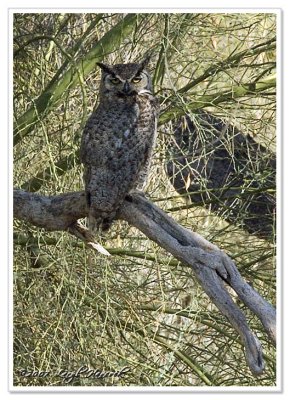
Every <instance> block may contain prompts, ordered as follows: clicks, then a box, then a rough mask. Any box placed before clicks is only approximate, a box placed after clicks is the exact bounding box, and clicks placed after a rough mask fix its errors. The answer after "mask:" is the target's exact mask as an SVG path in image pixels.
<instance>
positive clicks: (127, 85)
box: [123, 81, 131, 94]
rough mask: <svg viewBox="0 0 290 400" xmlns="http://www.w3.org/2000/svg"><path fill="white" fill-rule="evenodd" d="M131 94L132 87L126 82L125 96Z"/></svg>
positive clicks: (124, 87)
mask: <svg viewBox="0 0 290 400" xmlns="http://www.w3.org/2000/svg"><path fill="white" fill-rule="evenodd" d="M130 92H131V87H130V84H129V82H128V81H126V82H125V84H124V86H123V93H124V94H129V93H130Z"/></svg>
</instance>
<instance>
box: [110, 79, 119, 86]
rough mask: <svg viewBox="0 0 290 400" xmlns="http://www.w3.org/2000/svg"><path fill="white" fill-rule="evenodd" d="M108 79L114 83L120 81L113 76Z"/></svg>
mask: <svg viewBox="0 0 290 400" xmlns="http://www.w3.org/2000/svg"><path fill="white" fill-rule="evenodd" d="M110 81H111V82H112V83H113V84H114V85H117V84H118V83H120V79H118V78H114V77H113V78H111V79H110Z"/></svg>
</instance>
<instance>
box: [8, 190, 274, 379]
mask: <svg viewBox="0 0 290 400" xmlns="http://www.w3.org/2000/svg"><path fill="white" fill-rule="evenodd" d="M86 215H87V207H86V202H85V195H84V192H74V193H66V194H62V195H58V196H42V195H40V194H36V193H28V192H25V191H23V190H15V191H14V216H15V217H16V218H18V219H20V220H25V221H27V222H29V223H31V224H33V225H36V226H39V227H43V228H45V229H47V230H66V231H68V232H70V233H72V234H74V235H75V236H78V237H80V236H81V235H79V232H80V230H81V231H82V229H85V228H84V227H82V226H81V225H80V224H79V223H78V222H77V220H78V219H79V218H83V217H86ZM118 218H119V219H123V220H125V221H127V222H128V223H129V224H131V225H133V226H135V227H137V228H138V229H140V231H142V232H143V233H144V234H145V235H146V236H147V237H149V238H150V239H151V240H153V241H155V242H156V243H158V244H159V245H160V246H161V247H163V248H164V249H166V250H167V251H169V252H170V253H171V254H172V255H173V256H174V257H176V258H177V259H178V260H180V261H181V262H183V263H184V264H187V265H189V266H190V267H192V269H193V272H194V274H195V276H196V278H197V279H198V281H199V283H200V284H201V285H202V287H203V289H204V290H205V292H206V293H207V295H208V296H209V297H210V299H211V300H212V301H213V303H214V304H215V305H216V306H217V307H218V309H219V310H220V311H221V313H222V314H223V315H225V316H226V317H227V318H228V319H229V321H230V323H231V324H232V326H233V327H234V328H235V329H236V331H237V332H238V333H239V335H240V337H241V339H242V341H243V343H244V346H245V353H246V359H247V362H248V365H249V367H250V369H251V371H252V373H253V374H255V375H258V374H261V373H262V372H263V370H264V361H263V356H262V348H261V345H260V342H259V341H258V339H257V337H256V336H255V335H254V334H253V333H252V332H251V330H250V328H249V326H248V324H247V321H246V318H245V316H244V314H243V312H242V311H241V310H240V308H239V307H238V306H237V305H236V304H235V303H234V301H233V300H232V298H231V296H230V294H229V292H228V291H227V290H226V286H225V283H226V284H228V285H229V286H230V287H231V288H232V289H234V290H235V292H236V293H237V295H238V297H239V298H240V299H241V300H242V301H243V302H244V303H245V304H246V305H247V306H248V307H249V309H251V310H252V311H253V312H254V313H255V314H256V315H257V317H258V318H259V319H260V320H261V322H262V324H263V326H264V328H265V331H266V332H267V334H268V335H269V337H270V338H271V340H272V341H273V342H275V309H274V308H273V307H272V305H271V304H269V303H268V302H267V301H266V300H265V299H263V298H262V297H261V296H260V295H259V294H258V293H257V292H256V291H255V290H254V289H253V288H252V287H251V286H250V285H248V284H247V283H246V282H245V280H244V279H243V278H242V277H241V275H240V274H239V272H238V270H237V268H236V266H235V264H234V262H233V261H232V260H231V259H230V258H229V257H228V256H227V255H226V254H225V253H224V252H222V251H221V250H220V249H219V248H218V247H217V246H215V245H214V244H212V243H210V242H208V241H207V240H206V239H204V238H202V237H201V236H200V235H198V234H197V233H194V232H191V231H189V230H188V229H185V228H183V227H182V226H180V225H178V224H177V223H176V222H175V221H174V220H173V219H172V218H171V217H170V216H168V215H167V214H166V213H165V212H163V211H162V210H161V209H160V208H158V207H157V206H156V205H154V204H153V203H152V202H150V201H149V200H148V199H146V198H145V197H144V196H143V195H142V194H140V193H137V192H136V193H132V194H131V195H130V196H128V198H127V199H126V201H125V202H124V204H123V206H122V207H121V209H120V210H119V215H118ZM79 229H80V230H79ZM86 238H87V233H86V232H85V235H84V237H81V239H82V240H85V241H86ZM90 238H91V236H90ZM92 247H94V246H92Z"/></svg>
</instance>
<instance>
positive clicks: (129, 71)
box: [97, 56, 152, 97]
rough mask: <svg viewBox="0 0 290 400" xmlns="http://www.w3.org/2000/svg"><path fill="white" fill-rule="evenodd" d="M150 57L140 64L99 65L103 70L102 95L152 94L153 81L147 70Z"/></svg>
mask: <svg viewBox="0 0 290 400" xmlns="http://www.w3.org/2000/svg"><path fill="white" fill-rule="evenodd" d="M148 62H149V56H148V57H146V58H145V59H144V60H143V61H141V62H140V63H130V64H115V65H107V64H103V63H101V62H99V63H97V65H98V66H99V67H100V68H101V69H102V78H101V88H100V89H101V90H100V92H101V94H102V95H105V96H106V95H107V96H111V95H112V94H113V95H116V96H118V97H127V96H132V95H138V94H142V93H152V81H151V77H150V75H149V73H148V72H147V71H146V70H145V68H146V66H147V64H148Z"/></svg>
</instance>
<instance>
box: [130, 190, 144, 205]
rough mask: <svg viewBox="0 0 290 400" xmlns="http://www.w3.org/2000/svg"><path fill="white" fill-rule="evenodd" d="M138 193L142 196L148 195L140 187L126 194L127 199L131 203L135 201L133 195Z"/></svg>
mask: <svg viewBox="0 0 290 400" xmlns="http://www.w3.org/2000/svg"><path fill="white" fill-rule="evenodd" d="M134 194H137V195H138V196H142V197H145V198H146V197H147V196H146V193H145V192H143V191H142V190H138V189H134V190H131V191H130V193H129V194H127V195H126V197H125V200H127V201H129V202H130V203H132V202H133V195H134Z"/></svg>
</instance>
